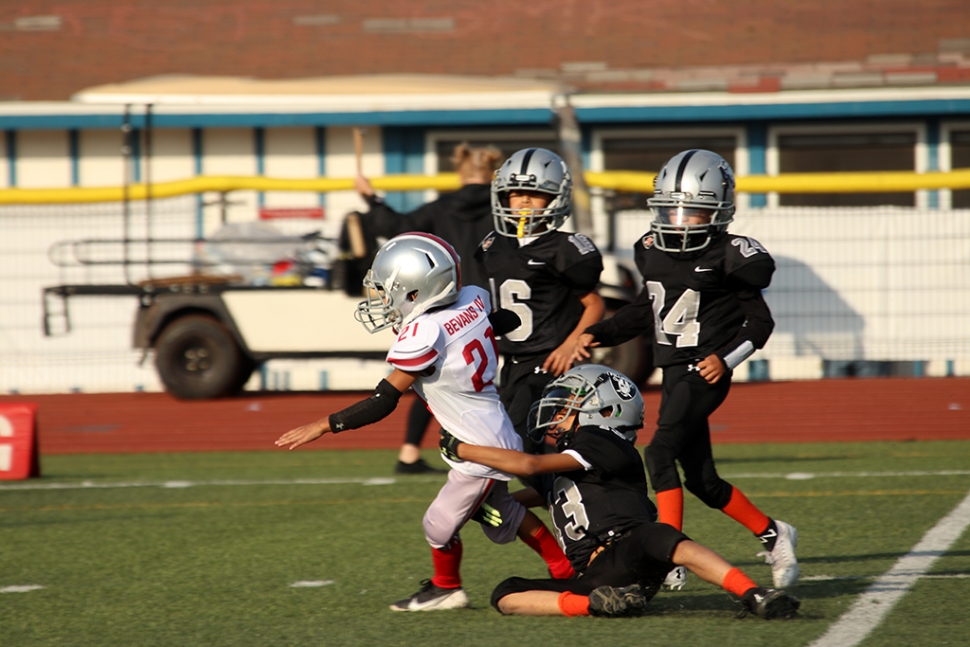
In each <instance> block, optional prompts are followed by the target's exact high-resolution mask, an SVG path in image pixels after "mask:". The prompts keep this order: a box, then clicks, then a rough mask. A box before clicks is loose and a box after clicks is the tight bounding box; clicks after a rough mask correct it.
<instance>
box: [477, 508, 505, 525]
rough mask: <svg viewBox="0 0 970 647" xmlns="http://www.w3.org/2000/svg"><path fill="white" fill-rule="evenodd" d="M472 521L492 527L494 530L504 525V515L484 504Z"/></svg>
mask: <svg viewBox="0 0 970 647" xmlns="http://www.w3.org/2000/svg"><path fill="white" fill-rule="evenodd" d="M472 521H477V522H478V523H480V524H483V525H486V526H491V527H492V528H498V527H499V526H501V525H502V513H501V512H499V511H498V510H496V509H495V508H493V507H492V506H490V505H488V504H487V503H483V504H482V505H480V506H479V507H478V510H476V511H475V514H473V515H472Z"/></svg>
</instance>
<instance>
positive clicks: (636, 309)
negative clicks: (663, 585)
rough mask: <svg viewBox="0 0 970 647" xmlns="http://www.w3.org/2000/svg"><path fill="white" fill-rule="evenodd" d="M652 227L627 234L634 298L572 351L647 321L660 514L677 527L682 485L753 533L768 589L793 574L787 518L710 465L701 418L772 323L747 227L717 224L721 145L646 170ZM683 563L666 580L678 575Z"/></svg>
mask: <svg viewBox="0 0 970 647" xmlns="http://www.w3.org/2000/svg"><path fill="white" fill-rule="evenodd" d="M647 204H648V205H649V206H650V207H651V208H652V210H653V212H654V220H653V222H652V223H651V226H650V231H649V232H648V233H647V234H646V235H645V236H644V237H643V239H642V240H641V241H640V243H638V244H637V245H636V248H635V258H636V263H637V268H638V269H639V270H640V273H641V275H643V278H644V289H643V291H642V292H640V295H639V296H638V297H637V300H636V301H635V302H634V303H632V304H629V305H627V306H624V307H623V308H620V309H619V310H618V311H617V312H616V314H615V315H614V316H613V317H612V318H610V319H607V320H605V321H602V322H599V323H597V324H595V325H593V326H591V327H590V328H588V329H587V330H586V332H585V333H584V334H583V335H581V336H580V339H579V343H578V344H577V347H576V353H575V355H574V358H575V359H582V358H584V357H589V355H590V354H589V350H588V349H589V348H591V347H595V346H615V345H617V344H621V343H623V342H624V341H626V340H628V339H631V338H633V337H634V336H636V335H639V334H641V333H643V332H645V331H648V330H650V329H653V334H654V343H653V353H654V361H655V362H656V364H657V366H660V367H662V368H663V392H662V396H661V401H660V415H659V419H658V421H657V431H656V433H655V434H654V436H653V439H652V440H651V441H650V444H649V446H648V447H647V448H646V449H645V450H644V458H645V461H646V464H647V471H648V472H649V474H650V482H651V484H652V485H653V489H654V491H655V492H656V493H657V504H658V506H659V508H660V521H662V522H664V523H668V524H670V525H672V526H673V527H675V528H677V529H678V530H679V529H681V528H683V510H684V495H683V490H682V489H681V482H680V476H679V475H678V473H677V466H676V463H677V462H680V465H681V467H682V468H683V470H684V477H685V478H684V485H685V486H686V487H687V489H688V490H689V491H690V492H691V493H693V494H694V495H695V496H696V497H697V498H699V499H700V500H701V501H703V502H704V503H705V504H707V505H708V506H710V507H712V508H716V509H718V510H721V511H722V512H724V513H725V514H727V515H728V516H729V517H731V518H732V519H735V520H736V521H738V522H739V523H741V524H742V525H744V526H745V527H746V528H748V529H749V530H750V531H751V532H753V533H754V534H755V535H756V536H757V537H758V538H759V539H760V540H761V542H762V544H763V545H764V548H765V551H763V552H762V553H759V555H763V556H765V561H766V562H767V563H769V564H771V574H772V579H773V581H774V584H775V587H776V588H786V587H790V586H792V585H794V584H795V583H796V582H797V581H798V573H799V569H798V562H797V560H796V559H795V546H796V544H797V542H798V533H797V531H796V530H795V528H794V527H792V526H791V525H789V524H787V523H785V522H784V521H778V520H775V519H771V518H770V517H768V516H767V515H765V514H764V513H763V512H761V510H759V509H758V508H757V507H756V506H755V505H754V504H753V503H751V501H749V500H748V498H747V497H745V496H744V494H743V493H742V492H741V491H740V490H738V489H737V488H736V487H734V486H732V485H731V484H730V483H728V482H727V481H725V480H723V479H722V478H721V477H720V476H718V474H717V470H716V469H715V467H714V458H713V455H712V452H711V434H710V427H709V426H708V417H709V416H710V415H711V414H712V413H713V412H714V410H715V409H717V407H718V406H720V404H721V402H723V401H724V398H725V397H727V394H728V390H729V389H730V387H731V375H732V371H733V369H734V368H735V367H737V366H738V365H739V364H740V363H741V362H742V361H744V360H745V359H747V358H748V357H750V356H751V354H752V353H754V351H755V349H758V348H762V347H763V346H764V345H765V342H767V341H768V336H769V335H770V334H771V331H772V329H773V328H774V321H773V320H772V318H771V312H770V311H769V310H768V306H767V304H766V303H765V301H764V298H763V297H762V296H761V290H763V289H765V288H767V287H768V284H769V283H770V282H771V275H772V273H773V272H774V270H775V262H774V260H772V258H771V256H770V255H769V254H768V252H767V251H766V250H765V248H764V247H763V246H762V245H761V244H760V243H759V242H758V241H756V240H754V239H753V238H748V237H745V236H735V235H732V234H728V233H727V226H728V223H730V222H731V221H732V220H733V215H734V172H733V171H732V170H731V167H730V166H729V165H728V163H727V161H725V160H724V158H722V157H721V156H720V155H717V154H715V153H712V152H710V151H705V150H688V151H684V152H682V153H679V154H677V155H675V156H674V157H672V158H671V159H670V160H669V161H668V162H667V163H666V164H665V165H664V167H663V169H661V171H660V173H659V174H658V175H657V178H656V179H655V180H654V194H653V197H652V198H650V199H649V200H648V201H647ZM684 575H685V573H683V571H677V572H674V573H672V574H671V577H670V578H669V579H668V582H667V586H669V587H670V588H680V587H681V586H683V580H682V577H683V576H684Z"/></svg>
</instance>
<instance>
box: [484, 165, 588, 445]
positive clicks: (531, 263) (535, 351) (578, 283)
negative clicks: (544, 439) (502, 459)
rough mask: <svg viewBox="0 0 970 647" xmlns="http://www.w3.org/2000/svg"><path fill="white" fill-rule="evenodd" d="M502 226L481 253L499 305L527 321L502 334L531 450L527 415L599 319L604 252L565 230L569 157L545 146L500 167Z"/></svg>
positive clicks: (507, 382)
mask: <svg viewBox="0 0 970 647" xmlns="http://www.w3.org/2000/svg"><path fill="white" fill-rule="evenodd" d="M491 196H492V197H491V199H492V216H493V221H494V226H495V231H493V232H492V233H490V234H489V235H488V236H486V237H485V239H484V240H483V241H482V242H481V244H480V245H479V246H478V249H477V250H476V252H475V259H476V261H477V262H478V264H479V266H480V269H481V274H482V275H484V276H486V277H487V278H488V281H489V285H490V288H491V290H492V303H493V304H495V306H496V307H499V308H505V309H506V310H511V311H512V312H515V313H516V314H517V315H518V316H519V319H520V320H521V321H522V324H521V325H520V326H519V327H518V328H516V329H515V330H513V331H512V332H510V333H508V334H506V335H504V336H503V337H502V338H501V339H500V340H499V341H498V348H499V352H500V353H501V354H502V356H503V358H504V360H505V361H504V364H503V367H502V372H501V375H500V378H499V384H500V388H499V395H500V396H501V398H502V404H503V405H505V408H506V410H507V411H508V414H509V417H510V418H511V419H512V424H513V425H514V426H515V430H516V431H517V432H519V435H520V436H522V438H523V441H524V442H525V446H526V451H528V452H535V451H538V450H539V449H541V445H535V444H533V443H531V442H530V441H529V440H528V434H527V424H526V422H527V421H526V418H527V417H528V413H529V408H530V407H531V406H532V404H533V403H534V402H535V401H536V400H538V399H539V396H540V395H541V394H542V389H543V388H544V387H545V386H546V384H548V383H549V381H550V380H551V379H552V378H553V377H555V376H557V375H561V374H562V373H563V372H564V371H567V370H568V369H569V368H570V367H571V366H572V365H573V359H572V356H573V349H574V348H575V345H576V342H577V340H578V338H579V335H580V334H582V332H583V331H584V330H586V328H587V327H588V326H590V325H592V324H593V323H595V322H597V321H599V320H600V319H601V318H602V316H603V312H604V304H603V299H602V298H601V297H600V296H599V295H598V294H597V293H596V285H597V284H598V283H599V278H600V273H601V272H602V271H603V258H602V256H601V255H600V252H599V250H598V249H597V248H596V245H594V244H593V241H591V240H590V239H589V238H587V237H586V236H584V235H583V234H580V233H568V232H562V231H559V228H560V227H561V226H562V225H563V223H564V222H565V221H566V219H567V218H568V217H569V215H570V212H571V209H572V177H571V176H570V173H569V169H568V168H567V167H566V163H565V162H563V160H562V159H561V158H560V157H559V156H558V155H556V154H555V153H553V152H551V151H548V150H546V149H544V148H527V149H524V150H520V151H518V152H516V153H514V154H513V155H512V156H511V157H510V158H509V159H508V160H507V161H506V162H505V163H504V164H503V165H502V166H501V167H499V169H498V170H497V171H496V172H495V176H494V179H493V180H492V189H491Z"/></svg>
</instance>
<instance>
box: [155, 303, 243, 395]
mask: <svg viewBox="0 0 970 647" xmlns="http://www.w3.org/2000/svg"><path fill="white" fill-rule="evenodd" d="M247 366H251V364H249V363H248V361H247V358H246V357H244V356H243V353H242V351H241V350H240V348H239V346H238V345H237V344H236V341H235V340H234V339H233V337H232V335H231V334H230V332H229V330H227V329H226V327H225V326H223V325H222V324H221V323H219V322H218V321H217V320H215V319H213V318H212V317H207V316H205V315H186V316H184V317H179V318H178V319H176V320H174V321H172V322H171V323H169V324H168V325H167V326H165V328H164V329H163V330H162V332H161V334H159V336H158V339H157V340H156V342H155V368H156V369H157V370H158V376H159V377H160V378H161V380H162V383H163V384H164V385H165V388H166V389H167V390H168V391H169V393H171V394H172V395H174V396H175V397H177V398H180V399H182V400H204V399H208V398H218V397H222V396H224V395H229V394H231V393H234V392H236V391H238V390H239V388H240V387H241V386H242V385H243V384H244V383H245V379H244V377H245V378H248V377H249V374H248V373H246V367H247ZM251 372H252V368H250V369H249V373H251ZM244 374H245V375H244Z"/></svg>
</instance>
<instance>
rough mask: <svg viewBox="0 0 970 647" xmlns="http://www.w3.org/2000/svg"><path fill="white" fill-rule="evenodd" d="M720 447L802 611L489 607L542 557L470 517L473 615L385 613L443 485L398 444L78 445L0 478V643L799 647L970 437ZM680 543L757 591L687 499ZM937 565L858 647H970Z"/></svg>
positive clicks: (711, 603) (421, 570) (707, 600)
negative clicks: (775, 523) (787, 540)
mask: <svg viewBox="0 0 970 647" xmlns="http://www.w3.org/2000/svg"><path fill="white" fill-rule="evenodd" d="M716 454H717V456H718V457H719V462H718V464H719V468H720V470H721V472H722V474H723V475H724V476H725V477H727V478H728V479H729V480H732V482H733V483H734V484H735V485H737V486H739V487H740V488H742V489H743V490H744V491H745V492H746V493H747V494H748V496H749V497H750V498H751V499H752V500H753V501H755V502H756V503H758V504H759V505H760V506H761V507H762V508H763V509H764V510H765V511H766V512H767V513H768V514H770V515H772V516H776V517H778V518H780V519H784V520H786V521H788V522H790V523H792V524H794V525H795V526H796V527H797V528H798V530H799V533H800V542H799V546H798V555H799V558H800V561H801V563H802V575H803V581H802V583H801V584H800V585H799V586H798V587H797V589H795V592H796V593H797V595H799V596H800V597H801V598H802V600H803V604H802V613H801V617H800V618H798V619H795V620H792V621H772V622H764V621H762V620H758V619H755V618H750V617H749V618H746V619H743V620H738V619H735V617H734V616H735V613H736V612H737V610H738V608H739V607H738V605H737V603H736V602H734V601H733V600H731V599H730V598H729V596H728V595H727V594H726V593H723V592H721V591H720V590H719V589H717V588H715V587H713V586H711V585H708V584H705V583H703V582H701V581H699V580H698V579H696V578H692V579H690V580H689V583H688V585H687V587H686V588H685V589H684V590H683V591H680V592H675V593H661V594H660V595H658V596H657V598H656V599H655V600H654V601H653V602H652V603H651V607H652V611H651V613H650V614H649V615H648V616H646V617H642V618H635V619H620V620H607V619H596V618H572V619H565V618H511V617H509V618H506V617H502V616H500V615H499V614H498V613H497V612H496V611H494V610H493V609H491V608H490V607H489V606H488V599H489V595H490V593H491V590H492V588H493V587H494V585H495V584H497V583H498V582H499V581H501V580H502V579H504V578H505V577H508V576H510V575H523V576H534V577H541V576H543V568H542V564H541V562H540V561H539V560H538V558H537V557H536V556H535V555H534V554H533V553H532V552H531V551H529V550H528V549H527V548H526V547H525V546H524V545H522V544H521V543H516V544H514V545H511V546H495V545H492V544H490V543H488V541H487V540H486V539H485V538H484V536H483V535H482V533H481V532H480V531H479V529H478V528H476V527H468V528H466V529H465V530H464V532H463V535H462V536H463V539H464V541H465V559H464V563H463V575H464V580H465V587H466V590H467V591H468V594H469V597H470V598H471V603H472V607H473V608H471V609H467V610H456V611H446V612H435V613H426V614H396V613H392V612H391V611H389V610H388V608H387V606H388V604H389V603H391V602H393V601H395V600H396V599H399V598H401V597H405V596H406V595H409V594H410V593H412V592H414V591H415V590H417V588H418V586H419V582H420V580H422V579H423V578H426V577H430V575H431V560H430V552H429V550H428V547H427V545H426V543H425V542H424V538H423V533H422V530H421V517H422V514H423V512H424V509H425V507H426V506H427V504H428V503H429V501H430V500H431V499H432V498H433V496H434V495H435V493H436V492H437V488H438V486H439V484H440V483H441V481H442V479H443V477H436V476H420V477H417V476H416V477H402V478H399V479H396V480H395V479H391V478H388V475H389V473H390V466H391V465H392V464H393V460H394V452H390V451H366V452H364V451H359V452H352V451H296V452H282V451H280V452H236V453H191V454H135V455H80V456H53V457H46V458H44V459H43V462H42V468H43V472H44V477H43V478H41V479H35V480H31V481H27V482H19V483H6V484H0V591H2V593H0V645H3V646H10V647H15V646H16V647H28V646H35V645H36V646H40V645H57V646H73V645H92V646H114V645H138V646H141V645H145V646H148V645H151V646H177V647H185V646H189V645H254V646H268V645H408V646H414V647H417V646H421V645H457V644H463V645H468V646H474V645H496V646H498V645H533V646H535V645H592V644H603V645H610V646H611V647H619V646H622V645H638V646H642V645H671V646H677V647H689V646H693V645H697V646H702V645H705V646H706V645H717V646H718V647H730V646H732V645H738V646H744V647H755V646H757V645H770V646H771V647H787V646H794V645H799V646H800V645H809V644H810V643H812V641H814V640H815V639H817V638H818V637H819V636H821V635H822V634H824V633H825V631H826V630H827V629H828V628H829V626H830V625H831V624H832V623H833V622H835V621H836V620H837V619H838V618H839V616H840V615H841V614H842V613H843V612H845V611H846V610H847V609H848V608H849V607H850V605H852V603H853V602H854V601H855V600H856V599H857V597H858V596H859V595H860V593H862V591H864V590H865V589H866V587H868V586H869V584H870V583H871V582H872V579H873V578H875V577H877V576H879V575H881V574H883V573H885V572H886V571H887V570H889V569H890V568H891V567H892V566H893V564H894V563H895V562H896V560H897V559H899V558H900V557H901V556H903V555H905V554H906V553H908V552H909V551H910V549H911V548H913V546H914V545H915V544H917V542H919V541H920V539H921V537H923V535H924V534H925V533H926V532H927V531H928V530H929V529H931V528H933V527H934V525H936V524H937V522H938V521H939V520H940V519H941V518H943V517H945V516H946V515H947V514H948V513H949V512H950V511H951V510H952V509H953V508H954V507H955V506H956V505H957V504H958V503H960V501H961V500H963V499H964V497H965V496H966V495H967V492H968V491H970V442H943V441H940V442H908V443H864V444H849V443H846V444H785V445H781V444H778V445H721V446H718V447H717V448H716ZM428 458H429V459H431V460H437V459H434V458H433V457H432V456H428ZM912 472H920V474H918V475H914V474H912ZM945 472H955V473H949V474H947V473H945ZM907 473H909V474H907ZM301 480H302V481H304V482H301ZM307 481H309V482H307ZM685 532H687V533H688V534H689V535H691V536H692V537H693V538H694V539H696V540H698V541H700V542H702V543H704V544H707V545H708V546H710V547H712V548H714V549H715V550H717V551H718V552H720V553H721V554H722V555H724V556H725V557H726V558H727V559H728V560H729V561H731V562H733V563H735V564H736V565H738V566H740V567H741V568H742V569H744V570H745V571H746V572H747V573H748V574H749V575H751V576H752V577H753V578H754V579H755V580H756V581H757V582H759V583H761V584H770V573H769V570H768V566H767V565H765V564H764V563H762V561H761V558H758V557H755V553H756V552H757V551H758V550H759V544H758V543H757V541H756V540H755V539H754V538H753V537H752V536H751V535H750V534H748V533H747V532H746V531H745V530H744V529H743V528H742V527H741V526H739V525H737V524H736V523H734V522H732V521H731V520H729V519H727V518H726V517H725V516H724V515H722V514H720V513H718V512H715V511H712V510H709V509H707V508H704V507H703V506H702V505H700V504H699V503H698V502H697V501H696V500H695V499H693V498H692V497H688V501H687V510H686V528H685ZM930 574H931V576H930V577H925V578H921V579H920V580H919V581H918V582H917V583H916V585H915V586H914V587H913V589H912V590H911V591H910V592H909V593H908V594H906V595H905V597H903V599H902V601H901V602H900V603H899V604H898V605H897V606H896V607H895V608H894V609H893V610H892V611H891V612H890V613H889V615H888V616H887V617H886V619H885V620H884V621H883V622H882V623H881V624H880V625H879V626H878V627H877V628H876V629H875V631H873V632H872V633H871V634H870V635H869V636H868V637H867V638H866V639H865V641H864V642H863V643H862V644H863V645H866V646H876V645H879V646H883V645H921V646H923V645H968V644H970V619H968V617H970V613H968V612H967V602H968V601H970V533H966V532H965V533H963V535H962V536H961V537H960V538H959V539H958V540H957V542H956V543H955V544H954V545H953V546H952V547H951V549H950V550H949V551H948V552H947V553H946V554H945V555H944V556H943V557H942V558H941V559H939V560H938V561H937V562H936V563H935V564H934V565H933V567H932V569H931V572H930ZM941 576H942V577H941ZM298 582H304V583H305V582H311V583H316V584H317V586H298V587H294V586H292V585H293V584H295V583H298ZM31 585H34V586H36V587H38V588H33V589H30V590H25V589H28V588H29V587H30V586H31ZM39 587H43V588H39Z"/></svg>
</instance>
